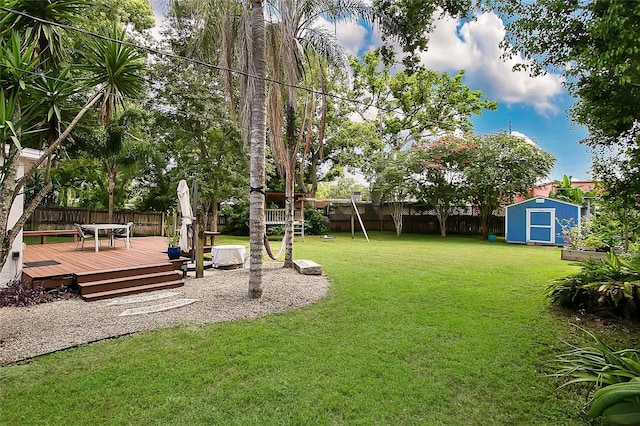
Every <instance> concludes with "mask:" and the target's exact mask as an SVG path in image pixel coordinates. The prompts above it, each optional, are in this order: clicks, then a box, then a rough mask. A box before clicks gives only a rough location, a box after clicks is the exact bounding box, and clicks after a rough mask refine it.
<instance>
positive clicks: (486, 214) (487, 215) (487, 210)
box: [480, 205, 493, 240]
mask: <svg viewBox="0 0 640 426" xmlns="http://www.w3.org/2000/svg"><path fill="white" fill-rule="evenodd" d="M492 212H493V209H492V208H491V207H488V206H484V205H481V206H480V232H481V234H482V239H483V240H487V239H489V222H490V220H491V213H492Z"/></svg>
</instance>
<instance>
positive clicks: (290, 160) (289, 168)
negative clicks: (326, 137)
mask: <svg viewBox="0 0 640 426" xmlns="http://www.w3.org/2000/svg"><path fill="white" fill-rule="evenodd" d="M295 119H296V114H295V109H294V108H293V105H291V104H289V106H288V107H287V135H286V138H287V164H286V167H285V188H284V196H285V205H284V208H285V224H284V226H285V236H286V239H285V242H284V243H285V255H284V267H285V268H293V211H294V208H295V199H294V197H295V184H294V179H295V173H296V155H295V154H296V152H295V147H296V142H295V134H294V133H295Z"/></svg>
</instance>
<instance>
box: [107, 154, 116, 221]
mask: <svg viewBox="0 0 640 426" xmlns="http://www.w3.org/2000/svg"><path fill="white" fill-rule="evenodd" d="M107 179H108V180H107V194H109V223H113V198H114V193H115V191H116V168H115V167H114V166H110V167H109V168H108V172H107Z"/></svg>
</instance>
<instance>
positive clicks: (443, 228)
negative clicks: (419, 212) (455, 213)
mask: <svg viewBox="0 0 640 426" xmlns="http://www.w3.org/2000/svg"><path fill="white" fill-rule="evenodd" d="M436 216H437V217H438V223H439V224H440V236H441V237H446V236H447V218H448V217H449V213H447V212H445V211H442V210H440V209H436Z"/></svg>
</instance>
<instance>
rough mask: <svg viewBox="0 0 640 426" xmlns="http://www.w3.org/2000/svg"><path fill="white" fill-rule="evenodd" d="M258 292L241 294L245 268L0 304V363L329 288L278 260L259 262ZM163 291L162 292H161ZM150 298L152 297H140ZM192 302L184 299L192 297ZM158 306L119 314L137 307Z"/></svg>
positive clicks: (304, 299) (255, 311)
mask: <svg viewBox="0 0 640 426" xmlns="http://www.w3.org/2000/svg"><path fill="white" fill-rule="evenodd" d="M263 273H264V275H263V295H262V297H261V298H260V299H258V300H250V299H249V298H248V297H247V288H248V283H249V270H248V269H247V268H245V269H237V270H227V271H221V270H208V271H205V277H204V278H199V279H196V278H187V279H186V281H185V285H184V287H180V288H176V289H169V290H164V291H159V292H153V293H144V294H142V295H136V296H129V297H121V298H117V299H107V300H99V301H96V302H84V301H82V300H80V299H73V300H64V301H58V302H52V303H44V304H41V305H36V306H32V307H29V308H0V365H6V364H9V363H14V362H16V361H21V360H25V359H29V358H32V357H34V356H37V355H42V354H46V353H49V352H53V351H58V350H61V349H66V348H70V347H73V346H77V345H80V344H84V343H89V342H94V341H97V340H102V339H106V338H110V337H115V336H121V335H125V334H130V333H137V332H141V331H146V330H153V329H156V328H159V327H167V326H171V325H175V324H207V323H214V322H222V321H230V320H234V319H240V318H256V317H261V316H266V315H270V314H273V313H276V312H282V311H286V310H289V309H294V308H299V307H302V306H305V305H309V304H311V303H313V302H315V301H317V300H319V299H321V298H322V297H324V296H325V295H326V294H327V292H328V290H329V280H328V278H327V277H326V276H324V275H321V276H318V275H316V276H312V275H301V274H298V273H297V272H295V271H294V270H292V269H283V268H282V263H265V264H264V272H263ZM164 296H166V297H164ZM150 298H155V300H145V299H150ZM194 299H195V300H196V301H195V302H192V303H190V302H191V301H192V300H194ZM180 303H190V304H187V305H186V306H182V307H178V308H173V309H169V310H165V311H161V312H151V313H144V314H137V315H136V314H134V315H121V314H123V313H126V312H125V311H127V310H129V311H128V312H132V311H133V312H135V311H138V310H139V308H147V310H156V309H159V308H160V307H162V306H165V307H168V306H170V305H171V304H180Z"/></svg>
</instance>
